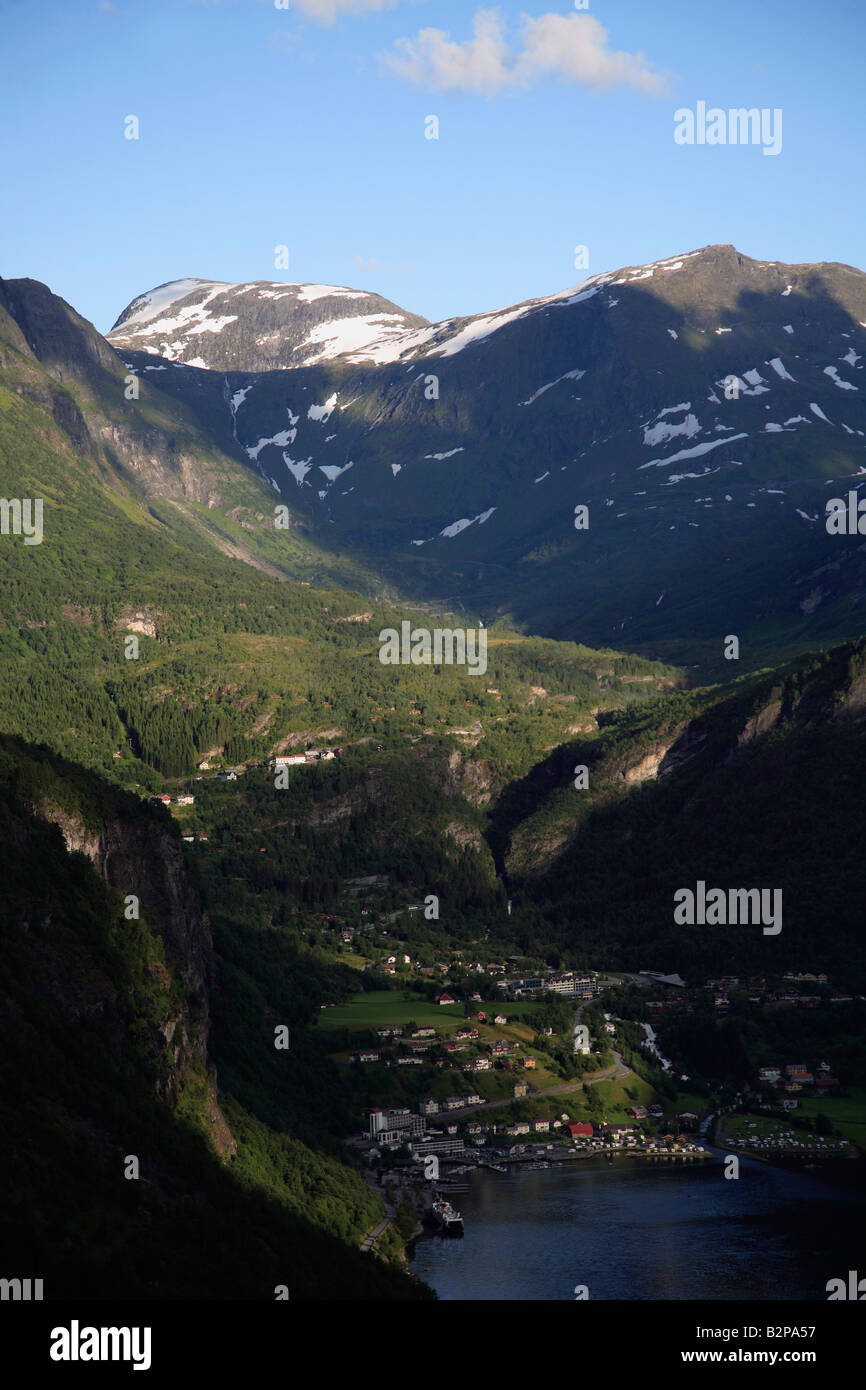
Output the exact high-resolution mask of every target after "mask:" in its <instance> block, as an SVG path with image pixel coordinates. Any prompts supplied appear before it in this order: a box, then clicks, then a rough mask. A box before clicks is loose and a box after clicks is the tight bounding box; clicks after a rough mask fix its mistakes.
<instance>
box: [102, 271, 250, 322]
mask: <svg viewBox="0 0 866 1390" xmlns="http://www.w3.org/2000/svg"><path fill="white" fill-rule="evenodd" d="M205 285H207V286H208V288H210V289H214V288H217V289H225V288H227V286H226V282H225V281H219V280H197V279H196V278H195V277H194V276H192V277H188V278H186V279H184V280H166V282H165V284H163V285H157V286H156V288H155V289H152V290H148V291H147V293H146V294H142V295H139V296H138V298H137V299H134V300H133V301H132V305H131V306H130V307H131V308H132V313H131V314H130V315H129V317H128V318H125V319H124V320H123V323H120V324H117V325H116V327H114V328H112V329H111V332H112V333H126V332H127V331H128V330H129V326H130V324H133V323H141V322H142V321H143V320H144V319H151V318H154V317H156V316H158V315H159V314H161V313H163V312H164V310H166V309H168V308H169V306H170V305H172V304H175V303H176V302H177V300H178V299H185V298H186V296H187V295H188V294H192V293H193V291H194V290H197V289H199V288H201V287H202V286H205ZM136 306H137V307H136Z"/></svg>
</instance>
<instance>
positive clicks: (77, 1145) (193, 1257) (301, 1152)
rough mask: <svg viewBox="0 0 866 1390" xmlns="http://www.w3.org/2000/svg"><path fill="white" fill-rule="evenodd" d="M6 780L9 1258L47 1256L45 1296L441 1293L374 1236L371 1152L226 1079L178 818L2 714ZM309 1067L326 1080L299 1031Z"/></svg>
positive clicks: (332, 1080)
mask: <svg viewBox="0 0 866 1390" xmlns="http://www.w3.org/2000/svg"><path fill="white" fill-rule="evenodd" d="M0 793H2V795H0V826H2V832H3V833H2V837H0V868H2V873H3V883H4V914H3V916H4V920H3V950H2V955H0V1041H2V1046H0V1078H2V1100H0V1119H2V1123H3V1130H4V1134H5V1136H6V1141H5V1142H4V1144H3V1153H2V1157H0V1176H2V1182H3V1191H4V1194H5V1200H4V1203H3V1208H2V1212H0V1243H2V1248H3V1251H4V1257H5V1259H6V1260H7V1261H9V1263H10V1268H13V1269H22V1270H23V1269H32V1268H34V1267H35V1268H37V1269H38V1270H39V1277H40V1278H42V1279H43V1280H44V1284H45V1290H44V1297H45V1298H46V1299H47V1300H58V1299H63V1298H77V1299H81V1298H85V1299H106V1298H108V1299H116V1298H121V1299H142V1298H143V1299H172V1300H174V1299H202V1298H207V1299H211V1298H213V1299H255V1300H258V1301H262V1302H269V1301H270V1302H272V1301H273V1299H274V1297H275V1290H276V1288H277V1286H280V1285H285V1286H288V1288H289V1296H290V1297H291V1298H292V1299H301V1300H304V1299H342V1298H351V1299H368V1298H372V1299H417V1298H424V1297H431V1295H430V1293H429V1290H426V1289H425V1288H424V1286H423V1285H419V1284H418V1283H417V1281H415V1280H411V1279H409V1278H407V1277H406V1274H405V1273H404V1271H403V1269H402V1268H401V1267H400V1261H399V1259H396V1258H394V1255H393V1253H392V1254H391V1256H390V1257H388V1258H382V1257H381V1253H380V1257H379V1258H374V1257H371V1256H366V1255H363V1254H362V1253H361V1252H360V1250H359V1249H358V1246H359V1244H360V1241H361V1238H362V1237H363V1234H364V1232H365V1231H366V1230H368V1229H369V1228H370V1227H371V1226H372V1225H374V1224H375V1223H376V1222H377V1221H378V1220H379V1219H380V1216H381V1214H382V1204H381V1202H380V1200H379V1199H378V1198H377V1197H376V1195H375V1194H374V1193H372V1192H371V1191H370V1190H369V1189H368V1187H367V1186H366V1185H365V1183H364V1180H363V1177H362V1176H361V1174H360V1172H359V1171H357V1169H356V1168H355V1167H351V1166H348V1165H347V1164H346V1163H344V1162H340V1158H339V1156H338V1155H335V1153H334V1152H333V1151H329V1150H328V1147H327V1146H326V1145H325V1144H324V1143H323V1142H322V1140H321V1139H320V1140H319V1141H318V1142H316V1141H314V1143H313V1144H312V1145H310V1144H305V1143H303V1142H302V1141H300V1140H299V1139H297V1138H296V1137H294V1136H290V1135H289V1134H287V1133H286V1132H285V1126H282V1127H281V1129H280V1132H277V1131H275V1130H271V1129H269V1128H268V1127H267V1126H266V1125H264V1124H263V1123H262V1122H261V1121H259V1120H257V1119H256V1118H255V1116H254V1115H252V1114H251V1113H249V1111H247V1110H246V1109H245V1108H244V1107H243V1106H242V1105H241V1104H239V1103H238V1102H237V1101H236V1100H235V1099H233V1098H232V1097H229V1096H227V1095H225V1094H223V1095H222V1096H221V1097H220V1099H219V1100H218V1099H217V1091H216V1077H215V1073H214V1070H213V1065H212V1061H211V1059H210V1057H209V1036H210V1030H209V1023H210V996H211V994H212V992H213V990H214V988H215V979H216V962H215V960H214V953H213V947H212V943H211V937H210V929H209V925H208V921H207V918H206V916H205V915H204V914H203V912H202V909H201V904H200V902H199V900H198V898H197V895H196V894H195V892H194V891H193V890H192V889H191V887H190V885H189V882H188V880H187V876H186V873H185V869H184V855H183V848H184V847H183V845H182V844H181V841H180V835H179V832H178V830H177V827H176V826H174V825H172V824H171V821H170V820H169V818H168V817H167V816H166V815H165V814H164V813H163V812H162V811H161V810H160V809H157V808H153V807H150V806H148V805H147V804H146V803H142V802H141V801H140V800H139V798H138V797H136V796H131V795H129V794H128V793H124V792H121V791H119V790H118V789H117V788H116V787H112V786H109V785H108V784H107V783H105V782H104V781H102V780H100V779H99V778H98V777H96V776H94V775H93V774H92V773H87V772H84V771H83V769H81V768H77V767H75V766H74V765H72V764H70V763H68V762H66V761H65V760H64V759H62V758H59V757H58V756H57V755H56V754H51V755H49V754H48V752H47V750H45V749H37V748H34V747H32V746H31V745H27V744H25V743H23V742H21V741H19V740H17V739H10V738H7V737H5V736H0ZM131 890H133V891H135V892H136V894H140V917H138V916H135V915H131V914H130V910H129V906H128V905H129V898H128V897H127V896H126V895H127V894H128V893H129V892H130V891H131ZM125 904H126V906H125ZM313 988H314V989H317V992H318V991H320V990H321V988H322V985H321V983H320V982H316V981H315V980H314V981H313ZM301 993H302V990H301ZM309 1008H310V1009H316V1008H317V1004H316V1003H312V1002H311V1003H310V1004H309ZM268 1021H269V1020H268ZM256 1027H258V1028H260V1027H261V1020H260V1018H258V1019H255V1020H254V1023H253V1028H254V1029H255V1028H256ZM271 1037H273V1029H272V1027H271ZM273 1051H274V1049H273V1046H271V1048H270V1052H271V1053H273ZM256 1052H258V1056H256ZM268 1055H269V1054H268V1050H267V1048H258V1049H255V1048H253V1055H252V1058H251V1059H250V1058H248V1061H247V1065H248V1068H249V1069H250V1070H252V1071H255V1070H256V1066H258V1067H261V1066H262V1065H263V1063H264V1064H266V1063H267V1060H268ZM301 1069H303V1071H304V1075H305V1078H306V1082H307V1084H310V1083H311V1080H312V1078H313V1077H314V1076H316V1074H315V1072H314V1071H313V1070H312V1068H311V1066H310V1059H309V1058H307V1057H305V1056H304V1053H303V1047H302V1052H301V1058H300V1059H299V1060H298V1061H296V1062H295V1063H294V1066H292V1067H289V1069H288V1075H289V1076H290V1077H292V1073H293V1072H295V1073H296V1072H297V1071H299V1070H301ZM288 1084H289V1085H290V1086H292V1085H297V1077H296V1076H294V1077H293V1078H292V1080H290V1081H289V1083H288ZM315 1084H317V1085H321V1086H323V1087H326V1086H327V1087H330V1088H331V1089H332V1090H335V1091H339V1081H338V1080H337V1078H336V1077H335V1075H333V1074H329V1073H327V1072H325V1073H324V1074H321V1075H319V1076H316V1080H315ZM283 1085H284V1086H285V1085H286V1078H285V1076H284V1078H283ZM331 1149H333V1146H331ZM131 1160H134V1161H135V1164H136V1165H137V1166H136V1169H135V1170H133V1168H132V1164H131ZM130 1252H134V1258H131V1255H130Z"/></svg>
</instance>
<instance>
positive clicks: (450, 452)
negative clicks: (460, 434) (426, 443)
mask: <svg viewBox="0 0 866 1390" xmlns="http://www.w3.org/2000/svg"><path fill="white" fill-rule="evenodd" d="M463 451H464V446H463V445H462V444H460V445H458V447H457V448H456V449H449V450H448V453H447V454H425V455H424V457H425V459H440V460H441V459H450V458H453V457H454V455H455V454H462V453H463Z"/></svg>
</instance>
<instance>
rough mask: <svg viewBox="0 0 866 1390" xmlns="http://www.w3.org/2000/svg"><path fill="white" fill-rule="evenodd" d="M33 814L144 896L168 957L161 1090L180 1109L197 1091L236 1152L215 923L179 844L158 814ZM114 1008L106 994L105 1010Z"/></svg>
mask: <svg viewBox="0 0 866 1390" xmlns="http://www.w3.org/2000/svg"><path fill="white" fill-rule="evenodd" d="M34 810H35V811H36V813H37V814H38V816H39V817H40V818H41V819H42V820H45V821H47V822H49V823H51V824H54V825H56V826H57V827H58V828H59V830H60V831H61V833H62V835H63V840H64V843H65V845H66V848H67V850H68V851H69V852H70V853H74V852H77V853H80V854H84V855H86V857H87V858H88V859H89V860H90V861H91V863H92V864H93V866H94V868H95V869H96V871H97V873H98V874H99V875H100V876H101V877H102V878H103V879H104V880H105V881H106V882H107V883H108V884H109V885H110V886H111V887H112V888H114V889H116V890H117V891H118V892H119V893H121V894H122V895H123V898H124V900H126V899H128V898H129V897H133V896H134V897H136V898H137V899H138V912H139V917H140V918H141V919H142V920H143V921H144V922H145V923H146V924H147V927H148V928H149V929H150V930H151V931H152V932H153V933H154V934H155V935H156V937H157V938H158V939H159V941H160V942H161V943H162V946H163V947H164V952H165V964H162V963H161V962H154V963H153V964H152V966H151V971H152V974H153V977H154V980H155V982H157V983H158V984H159V985H160V986H161V987H162V988H161V991H160V995H159V997H160V998H161V1000H162V1006H161V1007H158V1008H157V1009H156V1011H155V1015H154V1016H153V1017H152V1018H151V1020H150V1023H151V1051H152V1055H153V1059H154V1061H155V1062H156V1063H157V1065H158V1079H157V1082H156V1089H157V1093H158V1094H159V1095H160V1096H162V1097H163V1099H165V1100H166V1101H167V1102H168V1103H169V1104H170V1105H172V1106H173V1107H176V1106H177V1105H178V1104H179V1103H180V1102H181V1100H182V1098H183V1096H184V1094H185V1092H186V1090H187V1089H188V1088H189V1087H190V1086H193V1087H195V1088H196V1089H197V1091H198V1099H199V1108H200V1114H201V1116H202V1119H203V1121H204V1123H205V1124H206V1126H207V1128H206V1133H207V1134H208V1136H209V1138H210V1139H211V1140H212V1142H213V1143H214V1145H215V1147H216V1148H217V1150H218V1151H219V1152H220V1153H221V1154H224V1155H225V1154H231V1153H234V1151H235V1149H236V1144H235V1141H234V1139H233V1138H232V1136H231V1132H230V1131H229V1128H228V1125H227V1124H226V1122H225V1119H224V1117H223V1115H222V1113H221V1111H220V1108H219V1103H218V1099H217V1090H216V1079H215V1075H214V1074H213V1070H212V1069H209V1068H208V1055H207V1043H208V1032H209V1027H210V992H211V989H212V986H213V977H214V969H213V945H212V941H211V934H210V926H209V923H208V919H207V916H206V914H205V913H203V912H202V909H201V905H200V903H199V901H198V899H197V897H196V895H195V893H194V892H193V890H192V889H191V887H190V885H189V882H188V880H187V878H186V874H185V870H184V864H183V852H182V849H181V845H180V843H179V842H178V840H177V838H176V837H175V836H174V835H172V834H171V833H170V832H169V830H168V828H163V827H161V826H158V825H155V824H154V823H153V820H155V817H153V818H152V819H151V818H148V819H143V820H140V821H134V822H129V821H124V820H120V819H117V820H106V821H105V822H104V824H102V825H101V826H99V827H98V828H93V827H92V826H88V825H87V824H86V823H85V819H84V817H83V815H82V814H81V813H79V812H75V811H68V810H64V809H62V808H61V807H59V806H57V805H56V804H52V802H51V801H49V800H43V801H42V802H40V803H39V805H38V806H36V807H34ZM127 910H131V908H129V907H127V906H125V907H124V915H125V912H126V911H127ZM178 986H179V988H178ZM109 992H110V993H113V991H109ZM108 1004H109V996H108V994H106V998H105V1000H104V1006H105V1007H107V1006H108ZM157 1034H158V1036H157Z"/></svg>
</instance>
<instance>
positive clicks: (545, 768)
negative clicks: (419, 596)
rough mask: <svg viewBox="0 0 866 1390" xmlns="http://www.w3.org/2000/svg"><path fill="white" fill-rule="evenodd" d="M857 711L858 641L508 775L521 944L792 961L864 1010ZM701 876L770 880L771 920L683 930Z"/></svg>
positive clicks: (508, 848)
mask: <svg viewBox="0 0 866 1390" xmlns="http://www.w3.org/2000/svg"><path fill="white" fill-rule="evenodd" d="M864 719H866V639H864V638H859V639H858V640H857V641H855V642H851V643H845V644H843V645H842V646H840V647H836V648H833V649H831V650H830V651H828V652H823V653H820V654H813V655H811V656H807V657H800V658H798V659H796V660H795V661H793V662H791V663H790V664H788V665H786V666H783V667H781V668H778V669H776V670H773V671H763V672H760V673H755V674H751V675H748V676H744V677H741V678H740V679H738V680H737V681H734V682H733V683H732V684H730V685H727V686H722V687H713V688H709V689H702V690H697V691H689V692H679V693H676V694H673V695H670V696H668V697H666V698H663V699H659V700H656V701H654V702H651V703H648V704H645V705H643V706H641V707H640V708H638V707H634V708H633V709H632V710H628V711H625V712H623V713H622V714H621V715H616V714H614V715H611V716H600V718H599V730H598V732H597V734H594V735H592V736H591V737H589V738H586V737H582V738H579V739H577V740H569V741H568V742H567V743H566V744H563V745H562V746H561V747H559V748H558V749H556V750H555V751H553V752H552V753H551V754H549V755H548V756H547V757H546V758H544V759H543V760H541V761H539V762H538V763H537V764H536V765H535V766H534V767H533V768H532V770H531V771H530V772H529V773H528V774H527V776H526V777H524V778H520V779H513V780H512V781H511V783H510V784H509V786H508V787H507V788H506V789H505V791H504V793H503V795H502V796H501V797H500V798H499V800H498V802H497V804H496V806H495V807H494V808H493V809H492V812H491V817H490V842H491V846H492V848H493V850H494V853H495V856H496V859H497V863H498V865H499V866H500V867H501V868H502V870H503V872H504V874H505V877H506V881H507V883H508V889H509V894H510V896H511V897H512V898H513V900H514V910H515V912H517V913H519V914H520V919H521V921H522V922H525V924H526V925H525V934H524V937H523V945H524V947H525V948H530V949H531V947H532V944H533V943H534V942H540V941H544V942H545V943H546V944H548V945H549V943H550V942H551V940H554V941H555V940H557V939H558V940H559V941H560V942H561V943H562V944H563V945H565V943H566V942H568V943H574V942H576V941H580V942H581V943H582V944H583V947H584V949H585V950H587V951H588V952H589V953H590V954H591V958H592V959H593V960H594V961H595V962H596V964H597V965H601V964H612V965H613V964H615V966H616V967H617V968H623V967H625V968H627V969H647V968H652V969H656V970H661V971H667V972H677V971H679V972H681V973H682V975H683V976H684V978H688V979H702V978H704V977H705V976H706V974H708V973H720V974H730V973H733V974H738V975H741V976H743V975H749V974H752V973H754V974H764V973H767V974H770V975H772V974H775V973H777V972H778V971H779V969H780V964H782V965H783V966H784V968H785V969H791V968H792V965H793V962H795V961H796V962H799V964H798V965H797V966H795V967H793V968H796V969H799V970H803V971H812V972H819V971H824V972H827V973H828V975H829V977H830V979H831V982H832V983H833V984H834V985H835V987H836V993H837V994H844V995H846V996H848V998H849V1000H850V999H851V996H852V995H853V994H858V993H859V994H860V995H861V997H860V1001H859V1006H858V1007H859V1008H860V1009H861V1011H862V991H863V988H864V985H866V950H864V938H863V932H862V928H861V923H860V918H859V915H858V912H857V908H856V904H857V903H858V902H859V901H860V899H861V898H862V896H863V893H864V891H866V873H864V868H863V855H862V849H861V847H862V842H863V836H864V834H866V817H864V810H863V801H862V795H861V790H860V789H861V786H862V781H863V777H864V775H866V740H864V731H866V724H864ZM581 765H582V766H584V767H586V769H587V779H586V780H587V782H588V785H587V786H586V787H584V788H581V789H576V787H575V782H574V775H573V774H574V771H575V769H576V767H577V766H581ZM614 865H615V866H616V867H615V869H614V868H613V866H614ZM699 880H703V881H704V882H705V883H706V886H707V890H708V891H709V889H710V888H713V887H722V888H724V889H725V890H727V889H729V888H730V887H743V888H752V887H761V888H772V889H778V890H780V891H781V895H782V897H781V903H782V914H781V930H780V931H779V932H778V933H777V934H767V935H764V934H763V932H762V929H761V926H760V925H758V926H750V925H742V924H740V925H736V924H734V925H730V924H729V925H716V926H713V925H706V926H701V925H678V924H677V923H676V922H675V920H674V901H675V899H674V894H675V893H676V892H677V890H679V889H681V888H684V887H686V888H690V889H692V890H694V889H695V885H696V883H697V882H698V881H699ZM649 960H652V961H653V962H654V964H653V965H652V966H651V967H648V966H647V964H646V962H647V961H649ZM860 1026H861V1027H862V1022H861V1025H860Z"/></svg>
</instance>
